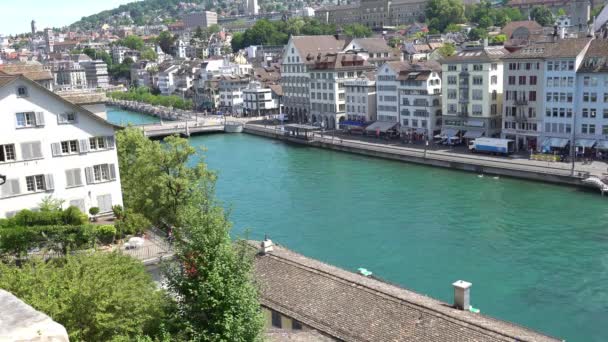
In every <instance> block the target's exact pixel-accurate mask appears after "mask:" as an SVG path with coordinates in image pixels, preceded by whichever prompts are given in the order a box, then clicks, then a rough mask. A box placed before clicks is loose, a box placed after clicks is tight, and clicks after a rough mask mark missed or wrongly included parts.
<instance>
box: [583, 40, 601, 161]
mask: <svg viewBox="0 0 608 342" xmlns="http://www.w3.org/2000/svg"><path fill="white" fill-rule="evenodd" d="M584 56H585V57H584V59H583V61H582V62H581V64H580V65H579V67H578V69H577V73H576V97H575V99H576V103H577V104H579V106H580V108H577V110H576V111H575V113H576V118H575V146H576V148H577V150H578V153H579V155H586V156H592V155H593V153H594V152H598V151H601V152H602V153H606V152H607V151H608V63H607V60H606V56H608V40H605V39H595V40H593V41H592V42H591V44H590V45H589V48H588V50H587V51H586V53H585V55H584Z"/></svg>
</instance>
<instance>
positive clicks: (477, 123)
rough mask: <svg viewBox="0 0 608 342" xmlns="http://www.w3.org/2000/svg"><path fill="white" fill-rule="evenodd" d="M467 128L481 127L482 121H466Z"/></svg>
mask: <svg viewBox="0 0 608 342" xmlns="http://www.w3.org/2000/svg"><path fill="white" fill-rule="evenodd" d="M467 126H470V127H483V126H485V124H484V122H483V121H480V120H467Z"/></svg>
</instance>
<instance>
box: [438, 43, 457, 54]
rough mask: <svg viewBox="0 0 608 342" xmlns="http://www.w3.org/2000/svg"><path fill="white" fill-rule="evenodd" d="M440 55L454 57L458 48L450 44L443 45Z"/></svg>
mask: <svg viewBox="0 0 608 342" xmlns="http://www.w3.org/2000/svg"><path fill="white" fill-rule="evenodd" d="M439 53H440V54H441V55H442V56H443V57H450V56H453V55H454V54H455V53H456V47H455V46H454V44H450V43H446V44H443V46H442V47H440V48H439Z"/></svg>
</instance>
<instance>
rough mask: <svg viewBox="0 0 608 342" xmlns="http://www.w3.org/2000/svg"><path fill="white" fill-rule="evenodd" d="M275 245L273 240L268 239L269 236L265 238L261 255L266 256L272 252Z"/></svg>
mask: <svg viewBox="0 0 608 342" xmlns="http://www.w3.org/2000/svg"><path fill="white" fill-rule="evenodd" d="M273 246H274V244H273V243H272V240H270V239H269V238H268V236H264V241H262V243H261V244H260V247H261V248H260V253H262V254H266V253H269V252H272V250H273Z"/></svg>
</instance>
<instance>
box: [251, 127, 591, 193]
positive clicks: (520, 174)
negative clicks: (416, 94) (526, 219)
mask: <svg viewBox="0 0 608 342" xmlns="http://www.w3.org/2000/svg"><path fill="white" fill-rule="evenodd" d="M243 132H244V133H248V134H253V135H257V136H262V137H266V138H271V139H277V140H281V141H285V142H288V143H295V144H300V145H306V146H311V147H317V148H324V149H329V150H334V151H340V152H347V153H353V154H359V155H364V156H368V157H375V158H383V159H390V160H396V161H402V162H407V163H414V164H420V165H428V166H434V167H441V168H448V169H453V170H460V171H467V172H475V173H477V174H487V175H494V176H505V177H511V178H519V179H526V180H532V181H539V182H545V183H553V184H561V185H568V186H576V187H582V188H590V186H589V185H588V184H586V183H584V182H583V179H585V178H587V177H589V172H586V171H579V170H575V172H574V176H572V175H571V170H570V169H569V168H567V167H552V166H549V165H547V166H545V165H538V164H532V163H527V162H525V161H524V162H522V161H517V160H507V159H504V160H503V159H501V158H492V157H484V156H478V155H474V156H473V155H471V156H469V155H464V154H458V153H449V152H442V151H431V150H429V151H426V152H425V151H424V150H421V149H414V148H407V147H396V146H389V145H382V144H375V143H368V142H363V141H355V140H345V139H339V138H333V137H328V136H325V137H322V136H320V135H318V134H317V135H315V136H314V137H313V138H312V139H308V140H307V139H303V138H298V137H294V136H288V135H285V134H284V132H281V131H278V130H276V129H274V128H268V127H264V126H260V125H253V124H247V125H245V128H244V130H243Z"/></svg>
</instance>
